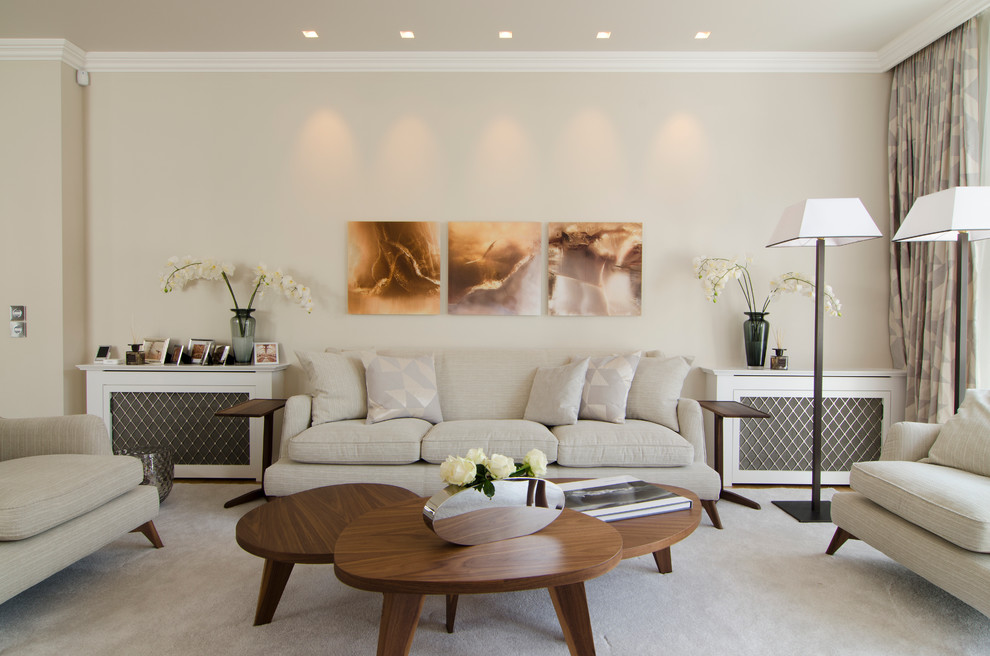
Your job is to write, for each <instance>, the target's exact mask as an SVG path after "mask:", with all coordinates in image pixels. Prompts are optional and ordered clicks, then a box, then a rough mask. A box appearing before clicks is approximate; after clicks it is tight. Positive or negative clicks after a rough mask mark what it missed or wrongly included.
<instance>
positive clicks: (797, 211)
mask: <svg viewBox="0 0 990 656" xmlns="http://www.w3.org/2000/svg"><path fill="white" fill-rule="evenodd" d="M880 234H881V233H880V229H879V228H877V224H876V223H874V222H873V218H872V217H871V216H870V213H869V212H867V211H866V207H865V206H864V205H863V201H861V200H860V199H858V198H810V199H808V200H805V201H801V202H800V203H796V204H794V205H791V206H790V207H788V208H787V209H785V210H784V215H783V216H782V217H780V222H779V223H778V224H777V227H776V229H774V231H773V236H772V237H771V238H770V243H769V244H767V247H768V248H773V247H775V246H814V245H815V244H816V243H817V242H818V240H819V239H824V240H825V245H826V246H843V245H845V244H851V243H853V242H857V241H863V240H865V239H875V238H876V237H879V236H880Z"/></svg>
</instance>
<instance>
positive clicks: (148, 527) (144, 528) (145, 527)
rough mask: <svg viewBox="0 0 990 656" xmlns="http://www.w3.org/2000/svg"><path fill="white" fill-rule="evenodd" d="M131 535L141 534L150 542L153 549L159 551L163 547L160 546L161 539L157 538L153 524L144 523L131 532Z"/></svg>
mask: <svg viewBox="0 0 990 656" xmlns="http://www.w3.org/2000/svg"><path fill="white" fill-rule="evenodd" d="M131 533H141V534H143V535H144V537H146V538H148V540H150V541H151V544H152V545H154V547H155V549H161V548H162V547H164V546H165V545H163V544H162V539H161V538H160V537H158V529H156V528H155V523H154V522H145V523H144V524H141V525H140V526H138V527H137V528H136V529H134V530H133V531H131Z"/></svg>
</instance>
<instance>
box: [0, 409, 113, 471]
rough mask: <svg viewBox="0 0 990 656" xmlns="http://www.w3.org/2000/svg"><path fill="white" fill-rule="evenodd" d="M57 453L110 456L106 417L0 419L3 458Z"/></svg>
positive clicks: (0, 458)
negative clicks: (104, 419)
mask: <svg viewBox="0 0 990 656" xmlns="http://www.w3.org/2000/svg"><path fill="white" fill-rule="evenodd" d="M54 453H82V454H94V455H109V454H110V453H111V449H110V435H109V434H108V433H107V427H106V425H105V424H104V423H103V420H102V419H100V418H99V417H97V416H96V415H68V416H64V417H32V418H27V419H3V418H0V460H11V459H13V458H25V457H27V456H43V455H50V454H54Z"/></svg>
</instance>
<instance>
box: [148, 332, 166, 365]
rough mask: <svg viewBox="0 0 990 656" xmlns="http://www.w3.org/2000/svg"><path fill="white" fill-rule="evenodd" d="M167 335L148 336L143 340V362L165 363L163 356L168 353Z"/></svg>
mask: <svg viewBox="0 0 990 656" xmlns="http://www.w3.org/2000/svg"><path fill="white" fill-rule="evenodd" d="M168 343H169V339H168V338H167V337H149V338H147V339H146V340H144V348H143V349H142V350H143V351H144V363H145V364H165V356H166V355H167V354H168Z"/></svg>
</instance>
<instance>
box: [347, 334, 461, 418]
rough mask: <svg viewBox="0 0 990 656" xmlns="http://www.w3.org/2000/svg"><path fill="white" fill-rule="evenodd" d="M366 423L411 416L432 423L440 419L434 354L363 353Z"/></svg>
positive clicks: (441, 416)
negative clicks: (401, 355) (396, 354)
mask: <svg viewBox="0 0 990 656" xmlns="http://www.w3.org/2000/svg"><path fill="white" fill-rule="evenodd" d="M362 359H363V360H364V375H365V380H366V381H367V388H368V422H367V423H369V424H374V423H377V422H379V421H385V420H387V419H399V418H402V417H413V418H415V419H425V420H426V421H428V422H430V423H431V424H438V423H440V422H441V421H443V415H442V414H441V412H440V394H439V393H438V392H437V373H436V368H435V366H434V363H433V355H432V354H431V355H421V356H418V357H414V358H399V357H392V356H388V355H379V354H377V353H373V352H365V353H364V354H363V357H362Z"/></svg>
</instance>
